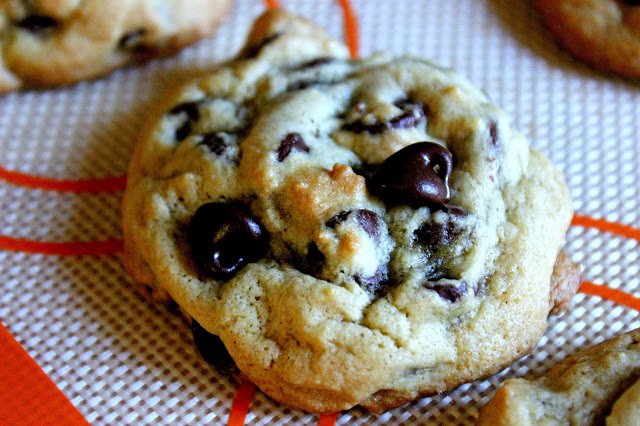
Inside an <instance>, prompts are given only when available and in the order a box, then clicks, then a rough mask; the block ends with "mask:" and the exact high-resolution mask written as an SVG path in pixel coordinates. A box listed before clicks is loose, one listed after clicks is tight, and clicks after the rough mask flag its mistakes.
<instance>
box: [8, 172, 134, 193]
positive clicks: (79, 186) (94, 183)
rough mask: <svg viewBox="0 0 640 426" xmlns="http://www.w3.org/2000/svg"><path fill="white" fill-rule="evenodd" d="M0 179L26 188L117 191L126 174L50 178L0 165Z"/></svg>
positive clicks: (62, 190) (120, 188) (125, 180)
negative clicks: (73, 178) (101, 176)
mask: <svg viewBox="0 0 640 426" xmlns="http://www.w3.org/2000/svg"><path fill="white" fill-rule="evenodd" d="M0 179H3V180H6V181H7V182H9V183H11V184H13V185H16V186H26V187H27V188H38V189H44V190H47V191H59V192H87V193H94V194H95V193H98V192H117V191H122V190H123V189H124V188H125V186H126V184H127V176H126V175H122V176H116V177H106V178H90V179H78V180H68V179H51V178H45V177H41V176H34V175H29V174H26V173H20V172H15V171H11V170H7V169H5V168H4V167H0Z"/></svg>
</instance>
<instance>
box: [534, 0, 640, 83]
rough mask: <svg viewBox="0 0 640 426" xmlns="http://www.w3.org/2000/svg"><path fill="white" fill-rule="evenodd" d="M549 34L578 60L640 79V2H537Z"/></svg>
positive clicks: (564, 0) (617, 0)
mask: <svg viewBox="0 0 640 426" xmlns="http://www.w3.org/2000/svg"><path fill="white" fill-rule="evenodd" d="M534 3H535V5H536V7H537V8H538V10H539V11H540V13H541V14H542V16H543V18H544V20H545V22H546V24H547V26H548V27H549V30H550V31H551V32H552V33H553V35H554V36H555V37H556V39H557V40H558V41H559V42H560V44H561V45H563V46H564V47H565V48H567V49H568V50H569V51H570V52H571V53H572V54H573V55H574V56H575V57H576V58H578V59H581V60H583V61H585V62H587V63H589V64H591V65H593V66H594V67H596V68H598V69H601V70H603V71H609V72H614V73H617V74H620V75H622V76H626V77H631V78H640V2H638V1H637V0H535V1H534Z"/></svg>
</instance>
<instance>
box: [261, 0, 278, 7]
mask: <svg viewBox="0 0 640 426" xmlns="http://www.w3.org/2000/svg"><path fill="white" fill-rule="evenodd" d="M264 4H265V6H267V8H269V9H277V8H279V7H280V2H279V1H278V0H264Z"/></svg>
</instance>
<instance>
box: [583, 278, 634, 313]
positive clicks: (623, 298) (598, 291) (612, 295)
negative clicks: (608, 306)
mask: <svg viewBox="0 0 640 426" xmlns="http://www.w3.org/2000/svg"><path fill="white" fill-rule="evenodd" d="M579 290H580V292H582V293H585V294H589V295H591V296H598V297H601V298H603V299H606V300H610V301H612V302H615V303H618V304H620V305H624V306H626V307H628V308H632V309H635V310H636V311H640V298H639V297H636V296H634V295H632V294H629V293H625V292H624V291H620V290H616V289H615V288H611V287H607V286H605V285H598V284H594V283H591V282H589V281H583V282H582V284H580V289H579Z"/></svg>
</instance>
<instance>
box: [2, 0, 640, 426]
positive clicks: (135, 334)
mask: <svg viewBox="0 0 640 426" xmlns="http://www.w3.org/2000/svg"><path fill="white" fill-rule="evenodd" d="M282 3H283V6H284V7H286V8H287V9H289V10H292V11H295V12H298V13H300V14H302V15H304V16H307V17H310V18H311V19H312V20H313V21H315V22H317V23H318V24H320V25H321V26H323V27H325V28H326V29H327V30H328V31H329V32H330V33H331V34H332V35H334V36H335V37H338V38H341V37H342V36H343V33H342V28H343V26H342V12H341V9H340V8H339V6H338V4H337V2H335V1H332V0H309V1H303V0H282ZM353 6H354V8H355V12H356V14H357V16H358V18H359V22H360V29H361V38H360V40H361V52H362V54H363V55H366V54H369V53H371V52H373V51H376V50H386V51H391V52H394V53H398V54H404V53H410V54H414V55H420V56H424V57H428V58H432V59H434V60H435V61H437V62H439V63H441V64H444V65H447V66H451V67H453V68H456V69H457V70H459V71H460V72H462V73H463V74H465V75H467V76H468V77H469V78H470V79H471V80H472V81H473V82H474V83H475V84H477V85H478V86H481V87H482V88H484V89H485V90H486V91H487V93H488V94H489V96H490V97H491V98H492V99H493V100H494V101H495V102H496V103H497V104H498V105H500V106H501V107H502V108H504V109H505V110H506V111H507V112H508V114H509V115H510V116H511V117H512V119H513V121H514V123H515V125H516V127H518V128H519V129H520V130H521V131H522V132H523V133H524V134H525V135H526V136H527V137H528V138H529V140H530V141H531V143H532V144H533V145H534V146H536V147H537V148H539V149H541V150H542V151H544V152H546V153H547V154H548V155H549V156H550V157H551V158H552V160H553V161H554V162H555V163H556V164H558V165H559V166H560V167H561V168H562V169H563V170H564V171H565V173H566V176H567V179H568V183H569V186H570V188H571V194H572V196H573V205H574V208H575V210H576V211H577V212H579V213H581V214H584V215H589V216H594V217H604V218H606V219H608V220H610V221H618V222H622V223H625V224H628V225H632V226H634V227H636V228H640V84H638V83H632V82H627V81H624V80H622V79H619V78H613V77H609V76H606V75H603V74H599V73H596V72H594V71H592V70H591V69H590V68H589V67H587V66H584V65H582V64H580V63H577V62H575V61H574V60H572V59H571V58H570V57H569V56H568V55H567V54H565V53H564V52H563V51H562V50H560V49H559V48H558V47H557V46H556V44H555V43H554V42H553V41H552V40H551V38H550V37H549V36H548V34H547V33H546V31H545V29H544V27H543V26H542V25H541V24H540V22H539V19H538V16H537V14H536V13H535V12H534V11H533V9H532V8H531V5H530V3H529V1H525V0H447V1H441V0H384V1H383V0H378V1H374V0H359V1H353ZM262 10H264V5H263V3H262V1H261V0H238V2H237V5H236V7H235V9H234V10H233V12H232V13H231V15H229V16H228V17H227V18H226V19H225V21H224V24H223V25H222V27H221V28H220V31H219V32H218V34H217V35H216V36H215V37H214V38H212V39H209V40H205V41H203V42H201V43H199V44H197V45H196V46H194V47H191V48H188V49H187V50H185V51H183V52H182V53H181V54H179V55H178V56H176V57H173V58H168V59H163V60H157V61H153V62H150V63H148V64H146V65H144V66H141V67H138V68H128V69H125V70H120V71H117V72H115V73H113V74H111V75H110V76H108V77H106V78H103V79H100V80H98V81H94V82H88V83H80V84H77V85H74V86H71V87H66V88H63V89H59V90H47V91H27V92H21V93H14V94H9V95H6V96H4V97H0V165H1V166H3V167H5V168H7V169H12V170H18V171H22V172H25V173H31V174H36V175H42V176H47V177H56V178H61V179H78V178H87V177H104V176H115V175H120V174H123V173H124V172H125V171H126V166H127V162H128V157H129V155H130V152H131V149H132V147H133V144H134V143H135V138H136V132H137V130H138V129H139V127H140V124H141V122H142V121H143V120H144V119H145V115H146V114H145V111H146V109H147V107H148V106H149V105H150V104H152V103H154V102H155V101H156V100H158V99H160V98H162V96H163V93H165V91H166V90H167V89H169V88H171V87H173V86H175V85H176V84H178V83H179V82H180V81H184V80H185V79H187V78H189V76H191V75H194V74H197V73H199V72H201V71H204V70H206V69H207V68H210V67H212V66H213V65H214V64H215V63H216V62H217V61H219V60H221V59H225V58H227V57H229V55H230V54H231V52H234V51H236V50H237V49H238V48H239V46H240V45H241V43H242V41H243V38H244V36H245V35H246V32H247V30H248V27H249V25H250V23H251V21H252V19H253V18H254V17H255V16H256V15H258V14H259V13H260V12H261V11H262ZM120 197H121V193H113V194H99V195H90V194H81V195H78V194H68V193H66V194H61V193H56V192H47V191H42V190H34V189H26V188H20V187H16V186H13V185H10V184H8V183H6V182H4V181H0V234H2V235H9V236H12V237H20V238H29V239H35V240H44V241H88V240H105V239H109V238H119V237H120V235H121V232H120ZM567 251H568V253H569V254H570V255H571V257H572V258H573V259H574V260H576V261H579V262H581V263H582V265H583V268H584V275H585V279H588V280H590V281H594V282H596V283H606V284H608V285H610V286H612V287H617V288H620V289H622V290H625V291H627V292H630V293H634V294H636V295H639V294H640V274H639V272H638V271H639V264H640V261H639V257H640V247H639V246H638V242H637V241H635V240H632V239H626V238H623V237H618V236H613V235H611V234H606V233H602V232H600V231H596V230H585V229H583V228H579V227H574V228H572V230H571V231H570V233H569V236H568V243H567ZM130 284H131V283H130V280H129V279H128V277H127V276H126V275H125V274H124V272H123V270H122V266H121V258H120V256H101V257H88V256H85V257H57V256H45V255H33V254H24V253H17V252H7V251H0V320H1V321H2V322H3V323H4V324H5V325H6V326H7V327H8V328H9V330H10V331H11V333H13V334H14V335H15V337H16V338H17V340H18V341H19V342H20V343H21V344H22V345H23V346H24V347H25V348H26V349H27V350H28V352H29V353H30V354H31V355H32V356H33V357H34V358H35V360H36V361H37V362H38V363H39V364H40V366H42V368H43V369H44V371H45V372H46V373H47V374H48V375H49V376H50V377H51V378H52V379H53V380H54V381H55V383H56V384H57V385H58V386H59V387H60V388H61V389H62V391H63V392H64V393H65V394H66V395H67V396H68V397H69V399H70V400H71V401H72V403H73V404H74V405H75V406H76V407H78V409H79V410H80V411H81V412H82V414H83V415H84V416H85V417H86V418H87V420H88V421H89V422H90V423H92V424H95V425H107V424H108V425H114V424H135V425H138V424H153V425H181V424H223V423H224V422H226V418H227V415H228V412H229V408H230V406H231V402H232V399H233V396H234V392H235V386H234V385H233V384H231V383H229V382H228V381H227V380H226V379H224V378H221V377H220V376H219V375H218V374H217V373H216V372H215V371H214V370H213V369H211V368H210V367H209V366H208V365H207V364H206V363H205V362H204V361H202V360H201V359H200V358H199V357H198V355H197V354H196V351H195V348H194V346H193V344H192V341H191V337H190V331H189V328H188V326H187V325H186V324H185V323H184V322H183V321H182V319H181V318H180V316H179V315H177V314H176V312H173V311H171V310H170V309H169V308H166V307H163V306H156V305H154V304H153V303H151V302H149V301H146V300H143V299H141V298H140V297H139V296H137V295H136V293H135V292H134V290H133V288H132V287H131V285H130ZM638 326H640V319H639V316H638V313H637V312H635V311H632V310H630V309H627V308H623V307H620V306H617V305H615V304H613V303H611V302H606V301H601V300H600V299H599V298H597V297H592V296H584V295H579V296H577V297H576V299H575V304H574V309H573V311H572V312H571V313H570V314H568V315H564V316H562V317H560V318H554V319H552V320H551V325H550V329H549V331H548V333H547V335H546V336H545V337H544V338H543V339H542V341H541V342H540V344H539V346H538V348H536V350H535V351H534V352H533V353H532V354H531V355H530V356H528V357H526V358H524V359H522V360H520V361H518V362H517V363H515V364H514V365H513V366H511V367H510V368H508V369H507V370H505V371H504V372H502V373H501V374H498V375H497V376H494V377H492V378H490V379H488V380H483V381H477V382H474V383H471V384H467V385H464V386H462V387H460V388H458V389H457V390H455V391H454V392H452V393H450V394H448V395H443V396H439V397H435V398H425V399H422V400H419V401H416V402H414V403H413V404H410V405H407V406H405V407H402V408H398V409H396V410H393V411H390V412H388V413H386V414H384V415H382V416H380V417H375V416H372V415H370V414H368V413H366V412H364V411H362V410H358V409H354V410H351V411H349V412H345V413H342V414H341V415H340V417H339V418H338V424H418V423H420V424H424V423H428V424H472V423H473V421H474V419H475V418H476V416H477V412H478V408H479V407H480V406H481V405H482V404H483V403H485V402H486V401H487V399H488V398H489V397H490V396H491V395H492V393H493V391H494V390H495V388H496V387H497V386H498V385H499V384H500V382H501V381H502V380H503V379H504V378H505V377H507V376H513V375H525V376H536V375H537V374H539V373H540V372H542V371H544V370H545V369H547V368H548V367H549V366H550V365H551V364H552V363H553V362H555V361H556V360H558V359H561V358H562V357H564V356H565V355H567V354H568V353H571V352H573V351H575V350H576V349H577V348H579V347H583V346H586V345H590V344H593V343H595V342H599V341H601V340H603V339H604V338H608V337H611V336H613V335H616V334H619V333H621V332H623V331H627V330H630V329H632V328H635V327H638ZM316 422H317V417H315V416H312V415H307V414H304V413H302V412H298V411H294V410H290V409H287V408H286V407H283V406H282V405H280V404H277V403H274V402H273V401H271V400H269V399H268V398H267V397H265V396H264V395H262V394H260V393H257V394H256V397H255V398H254V399H253V402H252V404H251V408H250V412H249V415H248V416H247V424H255V425H266V424H315V423H316Z"/></svg>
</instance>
